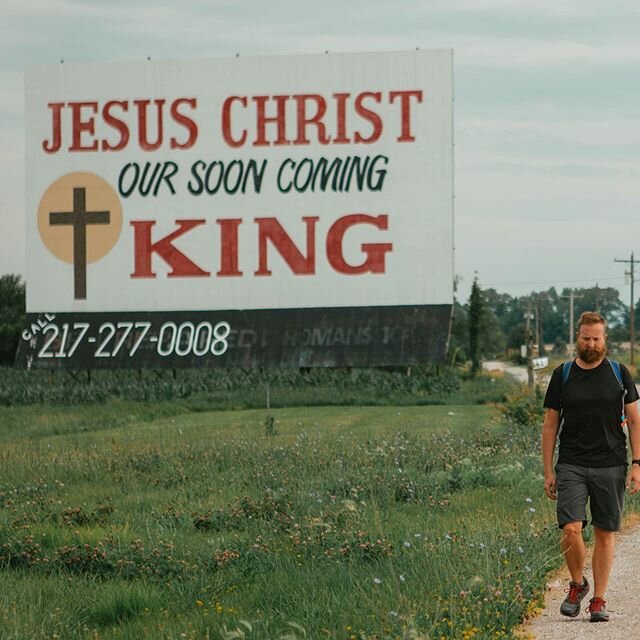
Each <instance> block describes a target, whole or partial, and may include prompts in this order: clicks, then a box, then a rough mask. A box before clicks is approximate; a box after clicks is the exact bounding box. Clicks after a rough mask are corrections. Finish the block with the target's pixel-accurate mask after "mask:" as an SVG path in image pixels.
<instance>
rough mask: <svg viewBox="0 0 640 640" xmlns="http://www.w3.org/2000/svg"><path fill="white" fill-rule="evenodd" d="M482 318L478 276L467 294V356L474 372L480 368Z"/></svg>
mask: <svg viewBox="0 0 640 640" xmlns="http://www.w3.org/2000/svg"><path fill="white" fill-rule="evenodd" d="M481 319H482V294H481V293H480V286H479V285H478V278H477V277H476V278H474V279H473V284H472V285H471V295H470V296H469V357H470V358H471V372H472V373H473V374H476V373H477V372H478V369H479V368H480V323H481Z"/></svg>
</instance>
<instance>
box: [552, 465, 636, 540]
mask: <svg viewBox="0 0 640 640" xmlns="http://www.w3.org/2000/svg"><path fill="white" fill-rule="evenodd" d="M626 476H627V467H626V465H623V464H621V465H617V466H615V467H581V466H579V465H575V464H567V463H565V462H563V463H558V464H557V465H556V483H557V494H558V502H557V507H556V509H557V514H558V526H559V527H560V528H562V527H564V525H565V524H568V523H569V522H582V528H583V529H584V527H586V526H587V501H589V508H590V511H591V524H592V525H593V526H594V527H598V528H599V529H603V530H605V531H620V525H621V523H622V508H623V506H624V491H625V484H626Z"/></svg>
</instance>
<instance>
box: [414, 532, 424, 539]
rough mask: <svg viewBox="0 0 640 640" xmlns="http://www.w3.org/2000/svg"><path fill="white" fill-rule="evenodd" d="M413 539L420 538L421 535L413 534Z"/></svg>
mask: <svg viewBox="0 0 640 640" xmlns="http://www.w3.org/2000/svg"><path fill="white" fill-rule="evenodd" d="M413 537H414V538H422V534H421V533H414V534H413Z"/></svg>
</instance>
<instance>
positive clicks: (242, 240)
mask: <svg viewBox="0 0 640 640" xmlns="http://www.w3.org/2000/svg"><path fill="white" fill-rule="evenodd" d="M25 90H26V122H27V139H26V149H27V153H26V158H27V207H26V209H27V256H28V264H27V311H28V313H29V314H30V318H31V319H32V320H33V319H34V318H35V317H37V316H42V314H49V315H51V314H58V316H59V315H60V314H65V313H66V314H92V313H94V314H95V313H116V314H127V313H136V312H198V311H216V310H221V311H234V310H236V311H237V310H243V311H251V310H285V309H317V308H323V309H337V308H347V307H348V308H353V307H366V308H370V307H395V306H398V307H399V306H434V305H435V306H442V305H451V303H452V296H453V294H452V283H453V213H452V189H453V160H452V145H453V141H452V99H453V97H452V52H451V51H449V50H444V51H411V52H398V53H369V54H342V55H336V54H326V55H316V56H287V57H267V58H243V57H239V58H233V59H225V60H195V61H194V60H190V61H173V62H155V61H141V62H133V63H118V64H86V65H68V64H60V65H55V66H48V67H42V68H33V69H30V70H29V71H28V72H27V73H26V79H25ZM123 317H124V316H123ZM26 337H27V336H26V335H25V338H26Z"/></svg>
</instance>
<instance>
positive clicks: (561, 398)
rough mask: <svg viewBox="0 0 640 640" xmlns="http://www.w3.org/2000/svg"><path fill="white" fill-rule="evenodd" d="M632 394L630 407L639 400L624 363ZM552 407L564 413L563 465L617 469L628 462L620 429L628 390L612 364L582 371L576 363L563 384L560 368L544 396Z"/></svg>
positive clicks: (623, 375)
mask: <svg viewBox="0 0 640 640" xmlns="http://www.w3.org/2000/svg"><path fill="white" fill-rule="evenodd" d="M620 370H621V371H620V373H621V374H622V383H623V384H624V387H625V389H626V390H627V394H626V395H625V397H624V402H625V404H631V403H632V402H635V401H636V400H637V399H638V390H637V389H636V385H635V384H634V382H633V378H632V377H631V374H630V373H629V370H628V369H627V368H626V367H625V366H624V365H622V364H621V365H620ZM544 406H545V408H548V409H556V410H558V411H560V410H561V411H562V428H561V430H560V451H559V456H558V462H566V463H569V464H578V465H582V466H585V467H613V466H616V465H619V464H626V463H627V443H626V436H625V432H624V431H623V430H622V427H621V425H620V416H621V414H622V389H621V388H620V384H619V383H618V379H617V378H616V375H615V373H614V372H613V369H612V367H611V364H610V363H609V361H608V360H607V359H605V360H603V361H602V362H601V363H600V364H599V365H598V366H597V367H596V368H595V369H581V368H580V367H579V366H578V365H577V364H576V362H575V361H574V362H573V363H572V365H571V369H570V371H569V377H568V378H567V380H566V381H565V382H564V383H563V382H562V365H560V366H559V367H557V368H556V369H554V371H553V374H552V375H551V380H550V381H549V387H548V388H547V393H546V395H545V398H544Z"/></svg>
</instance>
